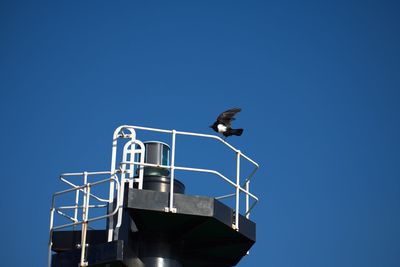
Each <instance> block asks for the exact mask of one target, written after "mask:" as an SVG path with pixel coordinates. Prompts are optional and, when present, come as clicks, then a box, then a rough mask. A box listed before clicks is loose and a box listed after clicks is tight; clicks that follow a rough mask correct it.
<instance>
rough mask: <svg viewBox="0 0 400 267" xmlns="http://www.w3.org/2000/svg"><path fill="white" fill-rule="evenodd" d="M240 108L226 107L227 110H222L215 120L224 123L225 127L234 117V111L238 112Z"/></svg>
mask: <svg viewBox="0 0 400 267" xmlns="http://www.w3.org/2000/svg"><path fill="white" fill-rule="evenodd" d="M241 110H242V109H240V108H231V109H228V110H227V111H224V112H222V113H221V114H220V115H219V116H218V118H217V121H218V122H219V123H222V124H224V125H225V126H227V127H230V126H231V122H232V121H233V120H234V119H235V118H234V116H235V114H236V113H238V112H240V111H241Z"/></svg>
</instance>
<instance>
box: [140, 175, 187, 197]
mask: <svg viewBox="0 0 400 267" xmlns="http://www.w3.org/2000/svg"><path fill="white" fill-rule="evenodd" d="M170 182H171V179H170V178H169V177H166V176H144V178H143V189H147V190H153V191H159V192H169V191H170ZM174 193H179V194H184V193H185V185H184V184H183V183H181V182H180V181H178V180H177V179H174Z"/></svg>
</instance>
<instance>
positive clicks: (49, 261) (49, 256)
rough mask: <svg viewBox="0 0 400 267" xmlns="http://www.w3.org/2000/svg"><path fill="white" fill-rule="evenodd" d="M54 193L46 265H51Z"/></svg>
mask: <svg viewBox="0 0 400 267" xmlns="http://www.w3.org/2000/svg"><path fill="white" fill-rule="evenodd" d="M54 201H55V200H54V195H53V196H52V199H51V210H50V233H49V247H48V255H47V257H48V258H47V262H48V267H51V258H52V254H51V247H52V246H53V225H54V211H55V208H54Z"/></svg>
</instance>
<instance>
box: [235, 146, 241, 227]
mask: <svg viewBox="0 0 400 267" xmlns="http://www.w3.org/2000/svg"><path fill="white" fill-rule="evenodd" d="M239 188H240V150H238V151H237V153H236V212H235V229H236V231H239V214H240V206H239V203H240V189H239Z"/></svg>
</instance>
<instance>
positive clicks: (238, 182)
mask: <svg viewBox="0 0 400 267" xmlns="http://www.w3.org/2000/svg"><path fill="white" fill-rule="evenodd" d="M137 130H142V131H151V132H158V133H164V134H170V135H171V144H172V145H171V163H170V166H166V165H159V164H150V163H144V162H143V161H141V162H137V161H134V160H130V161H122V162H121V163H120V164H121V165H123V166H129V165H137V166H141V167H143V166H149V167H160V168H166V169H169V170H170V179H171V182H170V192H174V179H175V170H182V171H190V172H203V173H210V174H214V175H215V176H217V177H219V178H221V179H222V180H224V181H225V182H227V183H228V184H229V185H231V186H232V187H233V188H234V193H232V194H228V195H224V196H220V197H216V199H223V198H228V197H235V207H234V210H235V222H234V225H232V227H234V228H235V229H236V230H239V216H238V215H239V213H240V192H242V193H244V194H245V203H246V204H245V205H246V207H245V214H244V215H245V216H246V218H248V219H249V218H250V212H251V210H252V209H253V208H254V206H255V205H256V204H257V202H258V198H257V197H256V196H255V195H254V194H252V193H250V181H251V178H252V177H253V175H254V174H255V172H256V171H257V170H258V168H259V165H258V163H257V162H255V161H254V160H252V159H251V158H249V157H248V156H246V155H245V154H244V153H243V152H241V151H240V150H239V149H236V148H235V147H234V146H232V145H231V144H229V143H228V142H226V141H225V140H223V139H222V138H221V137H219V136H215V135H209V134H199V133H192V132H183V131H177V130H165V129H157V128H149V127H142V126H134V125H122V126H120V127H118V128H117V129H116V130H115V131H114V139H113V140H114V143H113V155H112V159H113V161H112V164H111V170H115V169H116V166H115V159H116V156H117V155H116V152H117V140H118V138H121V137H122V138H132V140H135V139H136V131H137ZM124 131H129V133H128V134H126V133H125V132H124ZM178 135H186V136H194V137H201V138H208V139H213V140H217V141H219V142H221V143H223V144H224V145H225V146H227V147H228V148H230V149H231V150H232V151H233V152H234V153H235V154H236V177H235V178H234V179H232V180H231V179H229V178H227V177H226V176H225V175H223V174H221V173H220V172H218V171H216V170H210V169H202V168H190V167H184V166H176V165H175V154H176V138H177V136H178ZM136 141H137V140H136ZM133 142H135V141H133ZM142 158H143V157H142ZM132 159H133V158H132ZM242 159H245V160H247V161H248V162H250V163H251V164H252V165H253V166H254V169H253V171H251V173H250V174H249V175H248V176H247V177H246V178H244V179H241V176H240V163H241V160H242ZM141 179H143V178H141ZM121 185H122V183H121ZM113 190H114V184H113V181H111V185H110V202H111V201H112V198H111V193H112V191H113ZM121 190H123V188H121ZM122 195H123V194H122ZM250 198H251V199H253V203H252V204H251V205H250ZM165 211H166V212H177V211H176V209H175V208H174V194H169V205H168V207H166V208H165ZM119 216H121V214H119ZM112 231H113V228H111V229H109V241H111V240H112Z"/></svg>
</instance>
